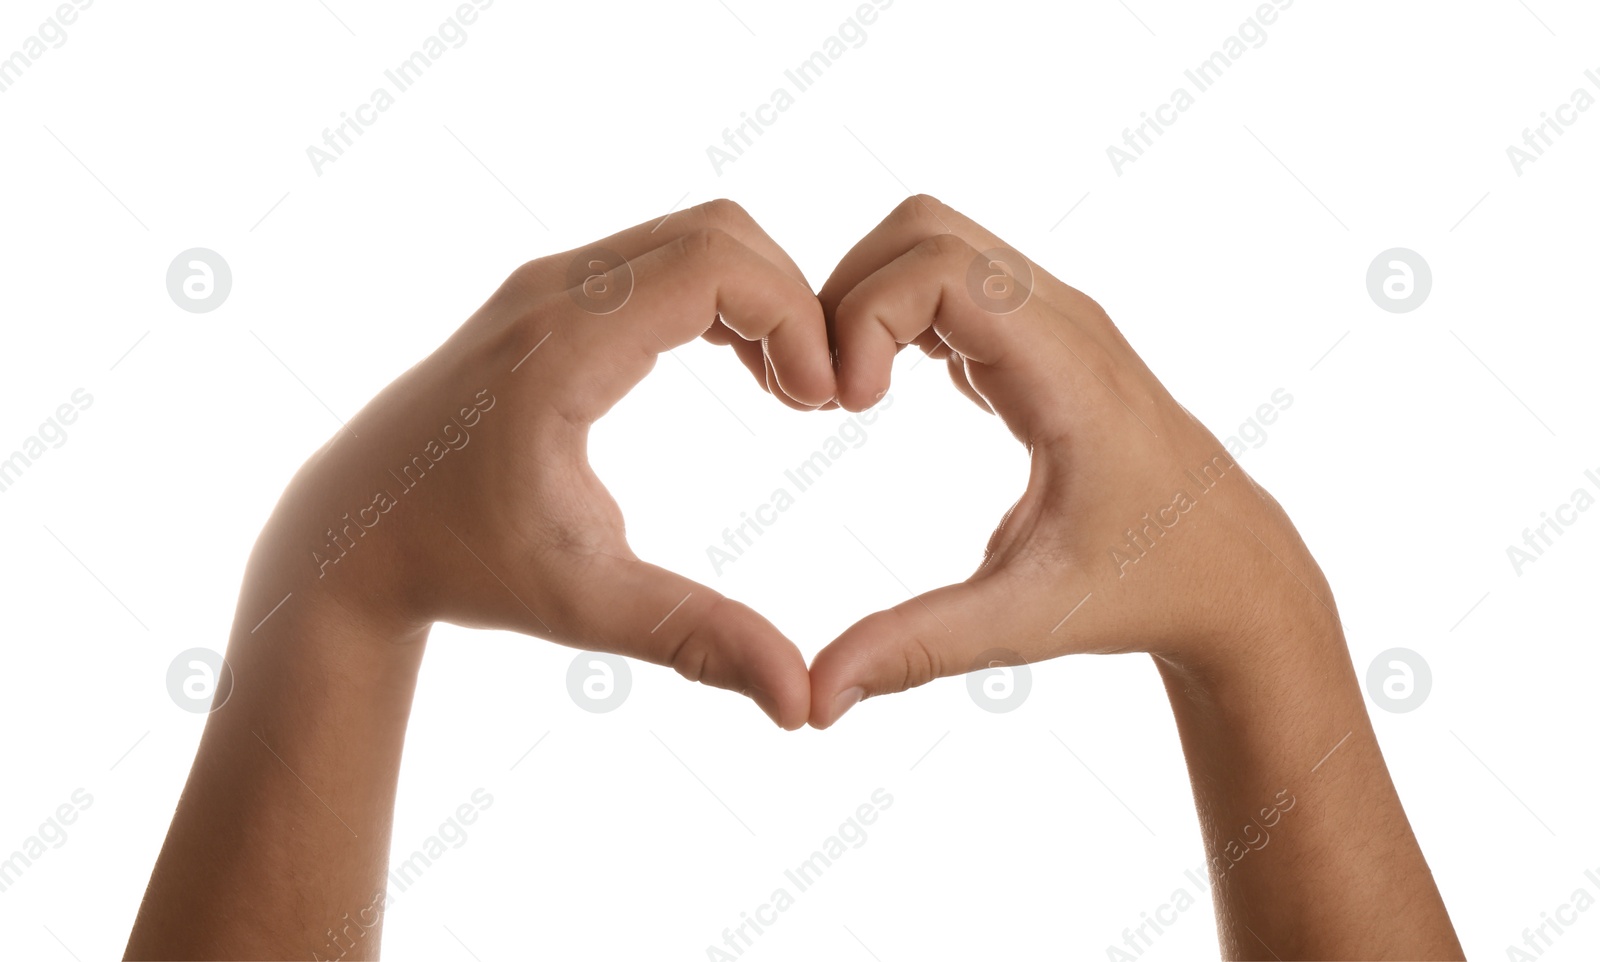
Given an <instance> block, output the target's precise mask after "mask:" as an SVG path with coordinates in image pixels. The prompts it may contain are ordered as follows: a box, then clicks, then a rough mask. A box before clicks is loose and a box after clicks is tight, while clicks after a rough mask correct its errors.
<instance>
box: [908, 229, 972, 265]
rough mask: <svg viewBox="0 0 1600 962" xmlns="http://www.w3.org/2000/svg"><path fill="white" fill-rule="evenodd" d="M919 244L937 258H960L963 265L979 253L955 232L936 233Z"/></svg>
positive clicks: (952, 259)
mask: <svg viewBox="0 0 1600 962" xmlns="http://www.w3.org/2000/svg"><path fill="white" fill-rule="evenodd" d="M918 246H919V247H920V248H922V250H923V251H924V252H925V253H926V254H927V255H928V256H929V257H932V258H933V259H935V260H940V261H943V260H951V261H955V260H959V261H960V262H961V266H962V267H965V266H966V263H967V261H969V260H971V259H972V258H973V257H975V256H976V255H977V253H978V252H977V251H976V250H974V249H973V247H972V245H971V244H968V243H967V242H966V241H965V240H962V239H961V238H960V237H957V236H956V235H954V234H934V235H933V236H932V237H929V238H927V239H926V240H924V241H923V242H922V243H921V244H919V245H918Z"/></svg>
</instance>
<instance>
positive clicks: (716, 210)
mask: <svg viewBox="0 0 1600 962" xmlns="http://www.w3.org/2000/svg"><path fill="white" fill-rule="evenodd" d="M698 210H699V214H700V222H701V223H702V224H705V225H706V226H708V227H717V228H721V229H722V230H726V231H729V232H730V233H732V232H738V231H742V230H745V229H747V228H749V227H752V226H754V224H755V218H753V217H751V216H750V212H749V211H747V210H745V209H744V207H742V206H740V204H739V202H738V201H733V200H729V199H728V198H726V197H718V198H717V199H716V200H709V201H706V202H705V203H704V204H701V205H700V206H699V208H698Z"/></svg>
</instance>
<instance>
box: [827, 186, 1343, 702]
mask: <svg viewBox="0 0 1600 962" xmlns="http://www.w3.org/2000/svg"><path fill="white" fill-rule="evenodd" d="M997 249H1003V250H1001V252H1000V253H999V254H998V255H994V256H991V255H993V254H994V252H995V251H996V250H997ZM998 264H1004V265H1005V267H1004V271H1003V272H1002V270H1001V268H999V267H997V266H995V265H998ZM1010 275H1015V276H1010ZM986 281H987V282H988V284H989V287H987V288H986V287H985V282H986ZM820 299H821V301H822V304H823V308H824V310H825V311H826V312H827V314H828V319H829V322H830V324H829V326H830V332H831V337H832V340H833V342H834V346H835V349H836V350H837V353H838V355H839V368H838V382H839V384H838V386H839V399H840V403H841V404H842V406H844V407H845V408H847V409H850V410H861V409H863V408H866V407H867V406H869V405H871V404H872V403H873V402H874V401H875V400H876V399H877V398H878V397H881V396H882V394H883V392H885V391H886V390H887V389H888V387H889V376H890V366H891V363H892V362H893V360H894V357H895V355H896V353H897V352H898V351H899V350H900V349H901V348H902V347H903V346H905V345H906V344H915V345H917V346H918V347H920V348H922V349H923V350H925V351H927V352H928V353H929V354H930V355H931V356H933V357H935V358H941V359H944V360H946V361H947V364H948V367H949V370H950V374H951V377H952V378H953V380H954V381H955V384H956V387H958V388H959V389H960V390H961V391H962V392H963V393H964V394H966V395H967V396H968V397H969V398H971V399H972V400H973V401H974V403H976V404H978V405H979V406H980V407H982V408H984V409H985V410H989V411H992V412H994V413H996V414H998V415H999V416H1000V419H1001V420H1002V421H1003V422H1004V423H1005V425H1006V426H1007V427H1008V428H1009V429H1010V430H1011V432H1012V434H1014V435H1015V436H1016V438H1017V440H1018V441H1020V442H1021V443H1022V444H1023V445H1025V446H1026V447H1027V448H1028V450H1029V453H1030V459H1031V471H1030V475H1029V479H1028V484H1027V489H1026V490H1025V491H1024V493H1023V495H1022V498H1021V499H1020V500H1019V501H1018V502H1017V503H1016V505H1015V506H1014V507H1013V508H1012V509H1011V511H1010V512H1009V513H1008V514H1007V515H1006V517H1005V518H1004V519H1003V520H1002V521H1001V524H1000V526H999V528H998V529H996V531H995V533H994V535H993V536H992V537H991V538H990V540H989V544H988V547H987V550H986V552H985V555H984V560H983V563H982V564H981V566H980V567H979V568H978V570H977V572H976V573H974V574H973V575H972V576H971V577H970V578H968V579H967V580H966V581H965V582H962V583H961V584H957V585H951V586H948V587H944V588H939V589H937V590H934V591H931V592H928V593H927V594H924V595H921V596H919V597H916V598H912V599H911V600H909V601H906V602H904V603H901V604H899V605H896V606H895V607H893V608H890V609H888V610H886V611H881V612H877V613H875V614H872V615H869V616H867V617H866V618H863V619H862V620H860V621H859V622H857V623H856V624H855V625H853V626H852V627H850V628H849V629H848V630H846V631H845V632H844V633H843V634H842V635H840V636H839V638H837V639H836V640H835V641H834V642H832V643H831V644H830V645H828V646H827V647H826V648H824V649H823V650H822V651H821V652H820V653H819V654H818V655H817V656H816V658H815V660H814V661H813V664H812V669H811V685H812V699H811V722H812V724H814V725H816V726H817V727H821V728H826V727H828V726H829V725H831V724H833V723H834V722H835V721H837V720H838V718H839V716H840V715H842V714H843V713H844V712H845V711H846V710H848V709H849V708H850V707H851V706H852V705H853V704H855V703H856V701H858V700H859V698H861V697H870V696H873V695H881V694H885V693H889V692H898V691H903V690H905V689H907V688H911V687H914V686H917V685H922V684H925V683H927V682H929V681H932V680H933V679H935V678H939V677H942V676H946V675H955V674H961V673H964V672H967V671H970V670H973V669H974V668H980V667H984V666H983V665H981V664H979V663H978V660H979V659H980V658H981V657H982V656H984V655H985V654H986V653H992V652H994V651H995V650H997V649H1009V652H1010V654H1011V655H1014V656H1015V657H1016V658H1018V659H1021V660H1024V661H1030V662H1031V661H1039V660H1042V659H1046V658H1052V657H1055V656H1057V655H1064V654H1069V653H1081V652H1094V653H1112V652H1126V651H1148V652H1151V653H1153V654H1155V655H1156V656H1158V658H1161V659H1165V660H1166V661H1168V662H1170V663H1171V664H1173V665H1175V666H1178V667H1180V668H1184V669H1188V670H1194V671H1202V670H1205V669H1206V668H1207V667H1208V666H1210V665H1212V664H1215V663H1217V662H1218V661H1220V660H1224V659H1238V658H1243V657H1247V656H1248V654H1249V653H1250V652H1251V651H1253V650H1256V649H1259V648H1261V647H1263V646H1267V645H1269V644H1271V643H1272V642H1271V641H1270V640H1269V636H1270V635H1271V633H1272V631H1273V629H1274V628H1275V627H1277V626H1279V625H1281V624H1283V623H1286V622H1289V621H1296V622H1299V623H1301V624H1304V623H1305V622H1306V621H1307V619H1309V620H1310V621H1311V622H1312V623H1314V624H1317V625H1321V626H1326V628H1327V630H1325V631H1322V632H1319V633H1317V636H1318V637H1334V636H1336V635H1337V631H1336V628H1337V617H1336V616H1335V614H1334V612H1333V609H1332V601H1331V596H1330V595H1329V591H1328V586H1327V584H1326V582H1325V581H1324V579H1323V578H1322V575H1321V573H1320V571H1319V570H1318V568H1317V566H1316V564H1315V562H1314V561H1313V560H1312V558H1311V555H1310V553H1309V552H1308V551H1307V550H1306V548H1305V546H1304V544H1303V542H1302V541H1301V540H1300V537H1299V535H1298V534H1297V533H1296V531H1295V529H1294V526H1293V525H1292V524H1291V523H1290V521H1289V519H1288V517H1287V516H1286V515H1285V514H1284V512H1283V511H1282V510H1281V509H1280V508H1279V506H1278V504H1277V502H1275V501H1274V500H1273V499H1272V497H1271V496H1270V495H1268V494H1267V493H1266V492H1265V491H1264V490H1262V489H1261V488H1260V487H1259V486H1257V485H1256V484H1255V483H1254V482H1253V481H1252V480H1251V479H1250V478H1249V477H1248V476H1247V475H1246V474H1245V473H1244V471H1243V469H1242V468H1240V467H1239V466H1238V464H1237V463H1236V462H1235V461H1234V459H1233V458H1232V457H1231V456H1230V455H1229V454H1228V452H1227V451H1226V450H1225V449H1224V448H1223V446H1222V444H1221V443H1220V442H1219V441H1218V440H1217V439H1216V438H1215V437H1214V436H1213V435H1212V434H1211V432H1210V431H1208V430H1207V429H1206V428H1205V427H1204V426H1203V425H1202V424H1200V422H1199V421H1197V420H1195V418H1194V417H1192V416H1191V415H1190V414H1189V413H1188V412H1187V411H1186V410H1184V409H1183V407H1181V406H1180V405H1179V404H1178V403H1177V401H1175V400H1174V399H1173V398H1172V396H1171V395H1170V394H1169V393H1168V392H1167V390H1166V389H1165V388H1164V387H1163V386H1162V385H1161V383H1160V381H1158V380H1157V379H1156V377H1155V375H1154V374H1152V373H1151V371H1150V369H1149V368H1148V367H1146V366H1145V364H1144V363H1143V361H1141V360H1140V359H1139V357H1138V355H1137V354H1135V353H1134V351H1133V349H1132V348H1131V347H1130V346H1129V345H1128V342H1127V341H1126V340H1124V338H1123V337H1122V335H1121V333H1120V332H1119V331H1118V330H1117V328H1116V327H1115V326H1114V325H1113V324H1112V322H1111V320H1110V318H1108V317H1107V316H1106V313H1105V312H1104V311H1103V310H1101V308H1100V306H1099V305H1098V304H1096V303H1095V302H1094V301H1093V300H1091V299H1090V298H1088V297H1086V296H1085V295H1083V294H1082V293H1080V292H1079V291H1077V290H1074V289H1073V288H1071V287H1069V286H1068V285H1066V284H1064V283H1062V282H1061V281H1059V280H1057V279H1056V278H1055V277H1053V276H1051V275H1049V274H1047V273H1045V272H1044V271H1043V270H1041V269H1040V268H1039V267H1038V266H1037V265H1032V266H1029V265H1028V264H1027V262H1026V261H1025V260H1024V259H1023V258H1022V257H1021V255H1019V254H1017V252H1015V251H1012V250H1010V249H1009V248H1006V245H1004V244H1003V243H1002V242H1001V241H1000V240H999V239H998V238H997V237H995V236H994V235H993V234H991V233H990V232H988V231H987V230H985V229H984V228H983V227H981V226H979V225H978V224H976V223H974V222H972V221H971V220H970V219H968V218H966V217H964V216H963V215H961V214H960V213H959V212H957V211H955V210H952V209H951V208H949V207H948V206H946V205H944V204H941V203H940V202H939V201H937V200H934V199H933V198H930V197H922V196H918V197H912V198H911V199H909V200H907V201H906V202H905V203H903V204H901V205H900V206H899V207H898V208H897V209H896V210H895V211H894V212H893V213H891V214H890V215H889V216H888V217H887V218H886V219H885V220H884V221H883V222H882V223H881V224H880V225H879V226H878V227H877V228H875V229H874V230H873V231H872V232H871V233H869V234H868V235H867V236H866V237H865V238H864V239H862V240H861V241H860V242H859V243H858V244H856V246H855V247H854V248H853V249H852V250H851V251H850V253H849V254H848V255H846V257H845V258H844V260H843V261H841V262H840V264H839V266H838V267H837V268H836V269H835V271H834V273H833V275H832V277H830V278H829V279H828V282H827V283H826V284H825V285H824V286H823V289H822V292H821V294H820ZM1296 582H1298V584H1296ZM1338 643H1339V644H1340V646H1341V650H1342V639H1341V640H1340V641H1339V642H1338Z"/></svg>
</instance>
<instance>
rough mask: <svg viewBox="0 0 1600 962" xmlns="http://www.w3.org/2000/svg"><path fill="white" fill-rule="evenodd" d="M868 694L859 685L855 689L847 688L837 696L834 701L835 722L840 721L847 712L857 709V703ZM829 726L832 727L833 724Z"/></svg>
mask: <svg viewBox="0 0 1600 962" xmlns="http://www.w3.org/2000/svg"><path fill="white" fill-rule="evenodd" d="M866 693H867V690H866V689H865V688H862V687H860V686H859V685H858V686H857V687H855V688H846V689H845V690H844V691H841V692H840V693H839V694H838V695H837V696H835V697H834V699H833V721H835V722H836V721H838V720H839V719H840V718H841V717H843V716H844V713H845V712H847V711H849V710H850V709H851V708H853V707H855V703H856V702H858V701H860V700H861V698H862V696H863V695H865V694H866ZM828 724H830V725H831V724H833V722H829V723H828Z"/></svg>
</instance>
